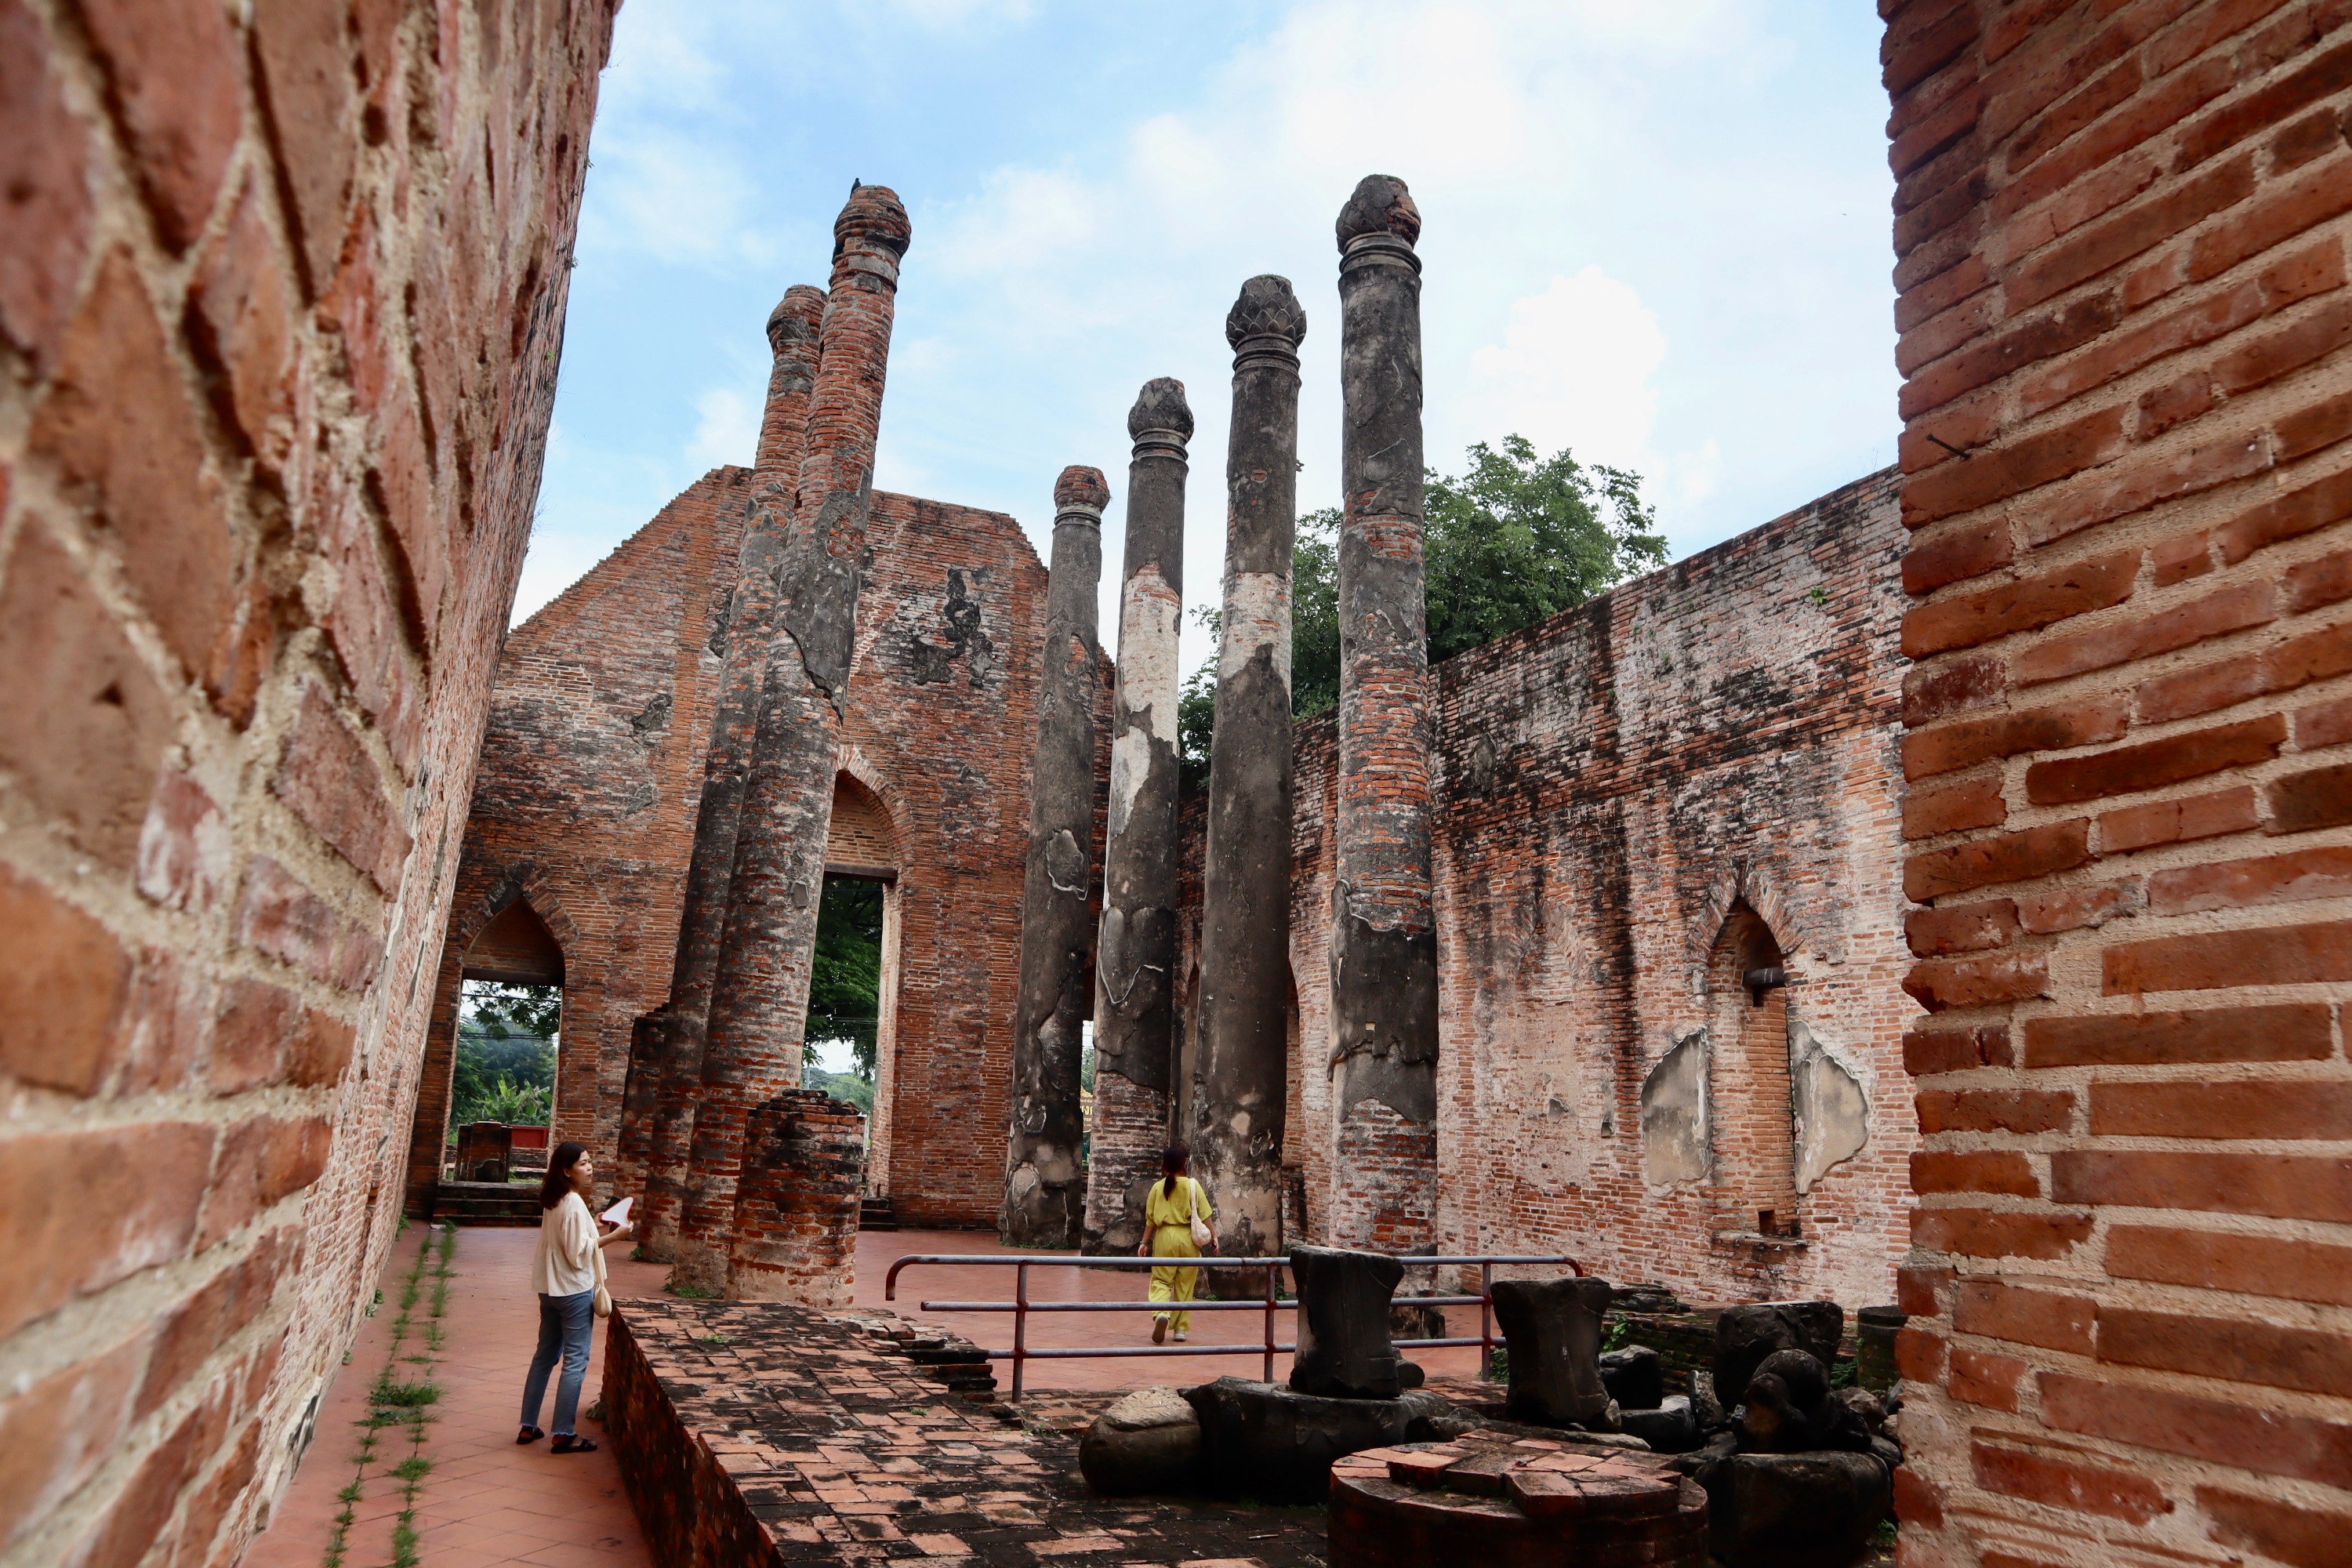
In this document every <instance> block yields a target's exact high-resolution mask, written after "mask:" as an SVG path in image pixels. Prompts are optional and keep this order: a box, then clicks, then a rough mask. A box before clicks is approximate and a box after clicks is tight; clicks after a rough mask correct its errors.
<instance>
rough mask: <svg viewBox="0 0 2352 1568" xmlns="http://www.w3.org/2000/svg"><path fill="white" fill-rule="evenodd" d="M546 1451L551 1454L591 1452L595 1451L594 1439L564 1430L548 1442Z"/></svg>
mask: <svg viewBox="0 0 2352 1568" xmlns="http://www.w3.org/2000/svg"><path fill="white" fill-rule="evenodd" d="M547 1451H548V1452H549V1453H551V1454H593V1453H594V1452H595V1451H596V1440H595V1439H594V1438H593V1437H583V1436H578V1435H576V1434H574V1433H571V1432H566V1433H564V1434H563V1435H562V1436H560V1437H558V1438H556V1439H555V1441H554V1442H552V1443H550V1444H549V1445H548V1446H547Z"/></svg>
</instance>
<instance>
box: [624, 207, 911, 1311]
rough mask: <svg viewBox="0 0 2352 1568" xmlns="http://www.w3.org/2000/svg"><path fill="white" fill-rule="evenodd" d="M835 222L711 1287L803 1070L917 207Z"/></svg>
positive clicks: (722, 1032)
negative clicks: (759, 1162)
mask: <svg viewBox="0 0 2352 1568" xmlns="http://www.w3.org/2000/svg"><path fill="white" fill-rule="evenodd" d="M833 234H834V253H833V287H832V291H831V293H830V295H829V296H828V297H827V299H826V300H825V308H824V330H823V345H822V351H821V353H820V354H819V356H818V361H817V374H816V381H815V384H814V387H813V389H812V390H811V392H810V395H809V413H808V426H807V436H806V437H805V438H804V441H803V450H802V457H801V471H800V485H799V493H798V496H797V498H796V500H795V501H794V503H793V521H792V527H791V531H790V534H789V536H788V538H787V539H786V541H785V543H784V548H783V550H782V553H781V554H780V555H779V557H778V559H777V566H776V590H777V593H776V609H775V626H776V630H775V633H774V635H773V636H772V637H770V638H769V640H768V648H767V662H766V669H765V671H764V672H763V675H762V679H761V693H760V714H759V721H758V724H757V726H756V731H755V734H754V739H753V742H752V747H751V767H750V770H749V773H748V774H747V776H746V778H745V781H744V791H743V805H742V808H741V813H740V821H739V825H738V826H737V830H736V837H735V870H734V876H733V879H732V881H731V883H730V889H729V895H728V902H727V918H726V921H725V924H724V926H723V928H722V930H721V932H720V935H719V959H718V964H717V967H716V969H715V971H714V973H713V976H712V982H711V992H710V1017H709V1026H708V1032H707V1037H706V1040H705V1043H704V1046H703V1052H702V1077H701V1085H700V1089H699V1097H700V1103H699V1104H698V1106H697V1107H696V1110H695V1115H694V1138H693V1142H692V1146H691V1152H690V1153H689V1156H688V1173H687V1191H686V1203H685V1217H684V1220H683V1222H682V1223H681V1225H680V1226H679V1235H678V1240H677V1247H676V1250H675V1252H674V1255H673V1263H672V1268H671V1279H672V1280H673V1282H674V1283H676V1284H678V1285H684V1286H691V1287H693V1288H695V1289H704V1290H711V1291H717V1290H720V1289H724V1288H725V1287H726V1284H727V1261H728V1247H729V1238H730V1230H731V1228H732V1226H733V1224H734V1215H735V1184H736V1177H737V1174H738V1173H739V1171H740V1167H741V1163H742V1144H743V1119H744V1116H745V1114H746V1113H747V1112H748V1110H750V1108H751V1106H752V1105H754V1104H757V1103H758V1102H759V1101H761V1100H765V1099H767V1098H769V1097H770V1096H771V1095H773V1094H775V1093H777V1092H778V1091H780V1090H782V1089H791V1088H793V1087H794V1086H796V1085H797V1084H798V1083H799V1082H800V1073H801V1030H802V1026H803V1022H804V1020H805V1016H806V1014H807V1011H808V989H809V962H810V959H811V957H812V956H813V954H814V949H815V945H816V915H817V901H818V900H819V898H820V897H821V896H822V894H823V892H824V850H825V836H826V833H827V831H828V830H829V829H830V828H831V826H832V824H833V787H834V775H835V772H836V770H837V768H838V765H839V758H840V752H841V726H842V722H843V718H844V713H845V707H846V704H847V700H848V695H849V693H848V687H849V667H850V659H851V656H852V653H853V651H854V644H855V635H856V625H857V598H858V592H859V589H860V588H861V586H862V585H863V582H864V577H865V570H866V506H867V501H868V499H869V496H870V494H871V491H872V488H873V482H874V438H875V434H876V430H877V427H878V426H879V424H880V422H881V416H882V384H883V377H884V374H885V373H886V371H887V368H888V364H889V356H890V326H891V320H892V314H893V310H894V307H895V304H896V300H897V295H898V258H900V257H901V256H903V255H905V254H906V250H907V241H908V222H907V210H906V208H905V207H903V206H901V205H899V203H898V196H897V195H894V194H893V193H892V192H890V191H889V190H888V189H887V188H885V187H883V186H880V185H866V186H863V187H859V188H855V189H853V190H852V191H851V193H850V197H849V205H847V206H845V207H844V208H843V209H842V212H841V216H840V217H839V218H837V219H835V222H834V226H833Z"/></svg>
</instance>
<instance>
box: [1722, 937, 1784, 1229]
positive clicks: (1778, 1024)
mask: <svg viewBox="0 0 2352 1568" xmlns="http://www.w3.org/2000/svg"><path fill="white" fill-rule="evenodd" d="M1782 958H1783V955H1782V951H1781V947H1780V940H1779V939H1778V938H1777V937H1776V936H1775V935H1774V933H1773V931H1772V928H1771V927H1770V926H1769V924H1767V923H1766V922H1765V920H1764V917H1763V916H1761V915H1759V913H1757V911H1756V910H1755V907H1754V906H1753V905H1751V904H1749V903H1748V900H1746V899H1745V898H1739V899H1735V900H1733V901H1732V904H1731V907H1730V909H1729V910H1727V912H1726V913H1725V915H1724V920H1723V925H1722V927H1721V929H1720V930H1719V931H1717V935H1716V939H1715V945H1714V946H1713V948H1711V949H1710V950H1709V951H1708V953H1707V957H1706V997H1707V1024H1708V1029H1707V1033H1708V1036H1709V1037H1710V1040H1711V1042H1712V1047H1713V1048H1712V1050H1711V1051H1710V1053H1709V1056H1710V1060H1709V1066H1708V1077H1709V1079H1710V1084H1709V1089H1710V1098H1711V1099H1712V1100H1713V1102H1714V1108H1715V1117H1714V1123H1715V1124H1714V1129H1713V1132H1714V1138H1713V1142H1714V1166H1715V1188H1716V1194H1717V1205H1718V1208H1717V1228H1718V1229H1720V1230H1724V1231H1729V1232H1735V1233H1737V1232H1752V1233H1757V1234H1760V1235H1766V1236H1789V1235H1793V1234H1795V1231H1796V1222H1797V1161H1796V1123H1795V1120H1794V1110H1793V1101H1792V1100H1791V1098H1790V1078H1789V993H1788V991H1787V989H1786V988H1785V987H1784V986H1783V985H1782V984H1780V981H1781V975H1782ZM1768 976H1769V980H1768V979H1767V978H1766V977H1768Z"/></svg>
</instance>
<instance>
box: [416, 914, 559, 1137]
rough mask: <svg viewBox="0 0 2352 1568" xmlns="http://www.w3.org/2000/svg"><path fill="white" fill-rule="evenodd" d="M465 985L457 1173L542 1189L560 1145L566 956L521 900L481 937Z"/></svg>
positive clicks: (467, 962)
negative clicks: (533, 1182)
mask: <svg viewBox="0 0 2352 1568" xmlns="http://www.w3.org/2000/svg"><path fill="white" fill-rule="evenodd" d="M459 975H460V979H459V988H458V1000H457V1049H456V1053H455V1059H454V1061H453V1063H452V1067H451V1073H450V1085H449V1124H448V1128H447V1131H446V1152H445V1163H446V1168H447V1173H449V1174H450V1175H452V1176H454V1177H455V1178H456V1179H457V1180H460V1181H478V1180H489V1181H502V1180H529V1179H534V1178H536V1176H538V1175H539V1174H540V1173H543V1172H544V1171H545V1170H546V1169H547V1156H548V1151H549V1149H550V1148H551V1146H552V1142H553V1139H552V1137H551V1132H552V1129H553V1128H554V1125H555V1115H556V1104H555V1085H556V1060H557V1056H558V1053H559V1052H560V1051H561V1050H562V1034H563V950H562V947H560V946H559V945H557V943H556V941H555V937H554V935H553V933H552V932H551V931H549V930H548V929H547V923H546V922H545V921H542V920H541V919H540V917H539V913H538V911H537V910H533V909H532V908H531V907H530V900H527V899H521V898H518V899H516V900H514V901H513V902H512V903H510V904H509V905H508V906H507V907H506V908H505V909H503V910H499V914H498V916H497V918H495V919H494V920H492V921H490V923H489V924H488V925H486V926H484V927H483V928H482V930H481V933H480V934H479V935H478V936H477V937H475V939H474V941H473V944H472V945H471V946H470V947H468V948H467V950H466V956H465V959H464V962H463V964H462V966H461V968H460V970H459ZM493 1129H496V1130H497V1131H492V1130H493Z"/></svg>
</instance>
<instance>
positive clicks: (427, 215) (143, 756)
mask: <svg viewBox="0 0 2352 1568" xmlns="http://www.w3.org/2000/svg"><path fill="white" fill-rule="evenodd" d="M611 12H612V7H611V5H607V4H603V3H600V0H586V3H583V0H488V3H485V4H480V5H467V6H441V7H437V8H436V6H433V5H424V4H421V3H404V0H361V3H355V4H351V5H294V4H286V3H282V0H257V3H256V4H253V5H236V6H225V5H165V6H142V5H127V4H121V3H118V0H90V3H86V4H79V5H67V4H63V3H61V0H0V192H5V197H0V650H5V668H7V670H8V672H9V679H8V680H7V682H6V683H5V688H6V689H5V692H0V928H5V931H7V933H8V937H9V942H10V951H11V954H12V956H11V961H10V963H9V964H8V965H7V970H6V974H5V978H0V1076H4V1077H5V1103H6V1112H5V1121H0V1245H5V1249H6V1252H7V1255H8V1257H9V1258H10V1271H9V1272H10V1280H11V1283H10V1284H8V1285H7V1286H5V1287H0V1391H5V1392H0V1454H5V1455H6V1456H7V1460H6V1464H5V1472H6V1473H5V1481H0V1552H5V1554H6V1556H7V1559H8V1560H9V1561H10V1562H18V1563H53V1562H67V1561H72V1562H76V1563H87V1564H90V1565H93V1568H97V1565H103V1564H117V1563H122V1564H128V1563H136V1562H139V1561H142V1559H143V1560H145V1561H148V1562H166V1561H168V1562H172V1563H183V1564H190V1565H195V1564H205V1563H226V1562H229V1561H232V1560H234V1558H235V1557H236V1554H237V1552H239V1551H240V1550H241V1549H242V1547H243V1544H244V1542H245V1541H246V1540H247V1537H248V1536H249V1534H250V1533H251V1531H252V1530H253V1529H254V1528H255V1526H256V1524H257V1522H258V1521H260V1520H261V1519H262V1518H264V1517H265V1516H266V1513H267V1510H268V1506H269V1503H270V1501H271V1500H272V1498H273V1497H274V1496H275V1495H276V1493H277V1490H278V1488H279V1486H280V1485H281V1484H282V1482H283V1480H284V1479H285V1478H286V1477H287V1475H288V1474H289V1471H290V1468H291V1466H292V1463H293V1461H294V1460H295V1459H296V1458H298V1457H299V1454H300V1452H301V1450H302V1447H303V1445H304V1443H305V1442H306V1441H307V1439H308V1436H309V1432H310V1426H309V1422H310V1415H311V1413H312V1412H314V1411H315V1409H316V1400H317V1394H318V1392H319V1390H320V1386H321V1384H322V1381H323V1379H324V1377H325V1376H326V1374H327V1373H328V1371H329V1369H330V1368H331V1367H332V1366H334V1365H335V1364H336V1363H337V1362H338V1360H339V1359H340V1356H341V1352H342V1350H343V1347H344V1346H345V1345H346V1344H348V1343H349V1342H350V1339H351V1335H352V1328H353V1325H354V1323H355V1321H356V1320H357V1315H358V1313H359V1312H360V1310H362V1307H363V1306H364V1305H365V1302H366V1300H367V1299H368V1296H369V1293H370V1291H371V1290H372V1289H373V1281H374V1280H375V1279H376V1278H377V1276H378V1274H379V1272H380V1268H381V1265H382V1262H383V1257H384V1253H385V1249H386V1248H387V1247H388V1246H389V1245H390V1240H391V1236H392V1232H393V1227H394V1223H395V1221H396V1219H397V1216H398V1211H399V1207H400V1205H399V1202H398V1199H397V1195H396V1185H397V1184H398V1182H399V1180H400V1171H399V1166H400V1163H401V1152H402V1141H403V1139H404V1136H405V1133H406V1130H407V1128H408V1126H409V1123H410V1113H411V1104H412V1101H413V1099H414V1096H415V1089H416V1081H417V1080H416V1071H415V1067H416V1062H417V1059H418V1056H419V1052H420V1048H421V1045H422V1040H423V1036H424V1033H425V1018H426V1014H427V1011H428V1009H429V1006H430V1004H431V1002H432V994H433V984H432V974H433V955H434V953H435V952H436V949H437V947H438V945H439V942H440V937H441V931H442V929H443V926H444V924H445V923H446V918H447V911H448V910H449V907H450V900H451V885H452V880H453V877H454V873H455V870H456V864H457V838H458V836H459V830H460V828H461V826H462V817H463V814H464V809H465V803H466V801H467V796H468V795H469V794H470V792H471V789H472V784H473V777H474V770H475V759H476V757H477V754H478V751H479V748H480V741H481V734H482V721H483V715H484V712H485V710H486V706H487V699H488V689H489V685H490V679H491V676H492V673H493V669H494V668H495V661H496V658H497V655H498V649H499V642H500V639H501V637H502V635H503V631H504V627H505V624H506V619H507V615H508V611H509V605H511V603H512V598H513V592H514V584H515V578H516V574H517V572H518V571H519V570H520V563H521V558H522V552H523V548H524V544H525V542H526V540H527V537H528V534H529V531H530V515H531V510H532V505H533V500H534V498H535V496H536V493H537V489H538V484H539V471H540V462H541V452H542V447H543V440H544V436H545V431H546V426H547V420H548V415H549V409H550V406H551V400H552V398H553V395H554V388H555V377H556V364H557V359H558V355H559V353H560V351H561V347H562V321H563V312H564V305H565V298H566V287H567V282H568V279H569V267H568V264H567V263H568V257H569V253H570V250H571V247H572V229H573V224H574V220H575V217H576V215H577V212H578V205H579V199H580V191H581V181H582V177H583V170H584V167H585V157H586V148H587V139H588V128H589V121H590V118H591V115H592V113H593V107H594V102H595V91H596V73H597V71H598V69H599V68H600V67H601V66H602V64H603V62H604V51H605V47H606V45H607V42H608V40H609V37H610V29H611V19H612V18H611Z"/></svg>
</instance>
